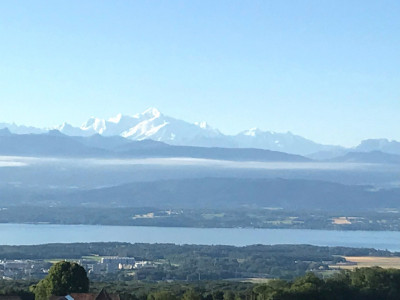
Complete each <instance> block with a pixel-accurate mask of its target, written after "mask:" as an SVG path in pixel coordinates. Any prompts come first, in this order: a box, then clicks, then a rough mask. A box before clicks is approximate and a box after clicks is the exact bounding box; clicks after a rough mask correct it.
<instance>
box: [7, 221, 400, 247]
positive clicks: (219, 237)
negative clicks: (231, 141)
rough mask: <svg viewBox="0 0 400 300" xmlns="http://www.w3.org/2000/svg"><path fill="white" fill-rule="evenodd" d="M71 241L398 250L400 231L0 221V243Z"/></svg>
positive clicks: (30, 243) (29, 243) (27, 243)
mask: <svg viewBox="0 0 400 300" xmlns="http://www.w3.org/2000/svg"><path fill="white" fill-rule="evenodd" d="M73 242H129V243H175V244H203V245H217V244H221V245H233V246H245V245H252V244H265V245H273V244H311V245H317V246H346V247H368V248H376V249H388V250H391V251H400V232H393V231H329V230H302V229H251V228H176V227H134V226H100V225H50V224H38V225H36V224H0V245H34V244H44V243H73Z"/></svg>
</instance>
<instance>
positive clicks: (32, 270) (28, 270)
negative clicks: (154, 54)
mask: <svg viewBox="0 0 400 300" xmlns="http://www.w3.org/2000/svg"><path fill="white" fill-rule="evenodd" d="M78 263H79V264H80V265H81V266H83V267H84V268H85V269H86V271H87V273H88V275H89V276H90V274H95V275H101V274H110V273H118V272H122V271H124V270H133V271H134V270H138V269H142V268H152V267H154V263H152V262H150V261H136V260H135V258H133V257H102V258H101V259H100V260H93V259H81V260H78ZM51 265H52V264H51V263H50V262H46V261H43V260H0V279H30V278H39V279H41V278H44V277H45V276H46V275H47V274H48V271H49V269H50V267H51Z"/></svg>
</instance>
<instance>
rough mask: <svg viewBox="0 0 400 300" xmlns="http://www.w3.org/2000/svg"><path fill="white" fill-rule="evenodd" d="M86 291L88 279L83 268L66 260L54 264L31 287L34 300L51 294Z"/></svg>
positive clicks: (63, 294)
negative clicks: (41, 278)
mask: <svg viewBox="0 0 400 300" xmlns="http://www.w3.org/2000/svg"><path fill="white" fill-rule="evenodd" d="M88 291H89V279H88V277H87V274H86V271H85V269H84V268H83V267H82V266H80V265H78V264H77V263H71V262H68V261H60V262H58V263H56V264H54V265H53V266H52V267H51V268H50V270H49V274H48V275H47V276H46V277H45V278H44V279H43V280H41V281H39V283H38V284H37V285H36V286H34V287H33V292H34V293H35V299H36V300H47V299H49V297H50V296H51V295H58V296H65V295H68V294H69V293H86V292H88Z"/></svg>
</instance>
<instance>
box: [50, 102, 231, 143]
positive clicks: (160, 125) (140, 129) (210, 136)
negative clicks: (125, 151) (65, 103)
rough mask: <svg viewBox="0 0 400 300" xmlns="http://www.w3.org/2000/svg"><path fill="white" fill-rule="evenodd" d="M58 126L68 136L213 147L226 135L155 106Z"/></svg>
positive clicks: (202, 123) (203, 123)
mask: <svg viewBox="0 0 400 300" xmlns="http://www.w3.org/2000/svg"><path fill="white" fill-rule="evenodd" d="M57 129H58V130H60V131H61V132H62V133H64V134H67V135H75V136H89V135H93V134H101V135H104V136H115V135H119V136H122V137H125V138H127V139H131V140H137V141H141V140H145V139H152V140H155V141H162V142H166V143H169V144H172V145H190V146H215V143H213V142H212V141H213V140H218V139H219V138H221V137H225V136H224V135H223V134H222V133H220V132H219V131H218V130H216V129H213V128H212V127H210V126H209V125H208V124H207V123H205V122H201V123H196V124H192V123H188V122H185V121H182V120H178V119H174V118H171V117H168V116H165V115H163V114H162V113H161V112H160V111H159V110H157V109H156V108H149V109H147V110H145V111H144V112H143V113H141V114H136V115H133V116H127V115H122V114H118V115H117V116H115V117H112V118H109V119H108V120H105V119H98V118H95V117H91V118H90V119H89V120H88V121H87V122H86V123H84V124H83V125H82V126H81V127H80V128H78V127H73V126H71V125H69V124H63V125H61V126H59V127H57Z"/></svg>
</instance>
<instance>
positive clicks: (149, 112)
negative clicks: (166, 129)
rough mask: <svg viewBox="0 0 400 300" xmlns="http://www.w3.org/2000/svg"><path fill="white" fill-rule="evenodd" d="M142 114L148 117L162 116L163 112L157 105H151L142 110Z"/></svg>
mask: <svg viewBox="0 0 400 300" xmlns="http://www.w3.org/2000/svg"><path fill="white" fill-rule="evenodd" d="M142 115H143V116H146V117H148V118H158V117H159V116H161V112H160V111H159V110H158V109H157V108H155V107H150V108H148V109H146V110H145V111H144V112H142Z"/></svg>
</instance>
